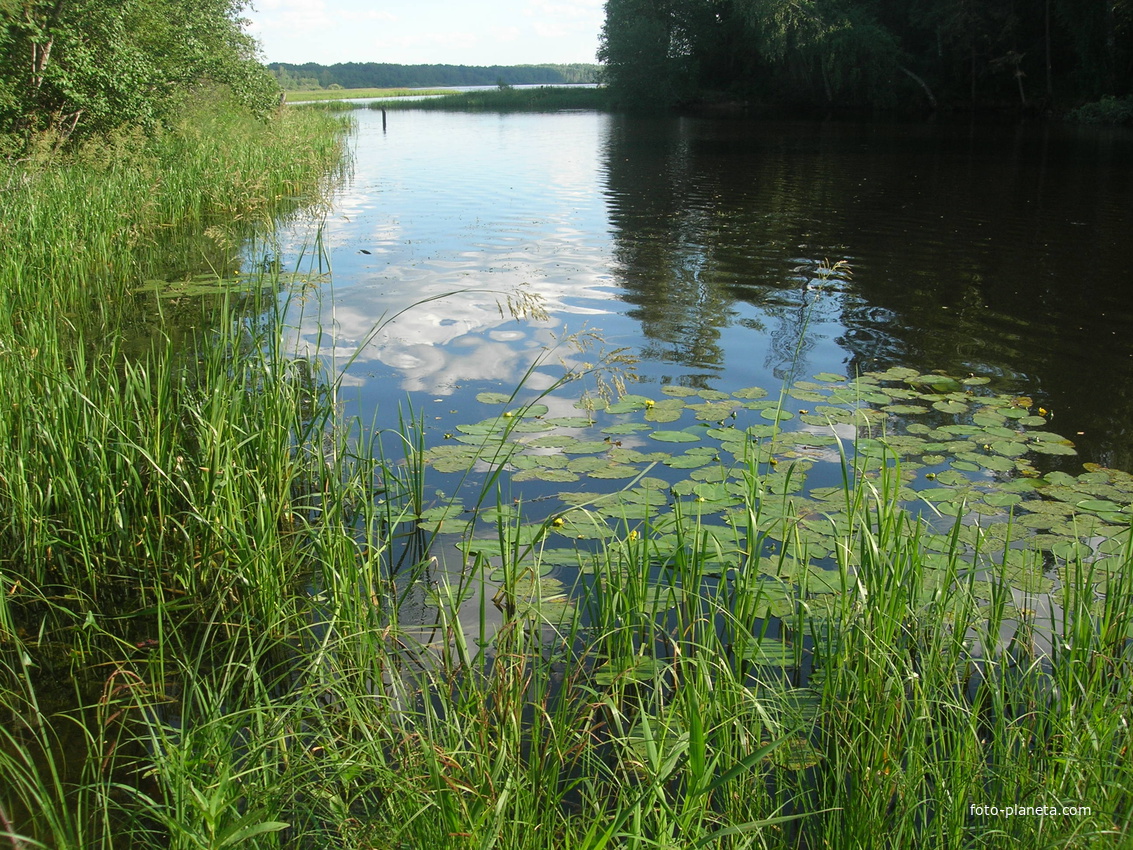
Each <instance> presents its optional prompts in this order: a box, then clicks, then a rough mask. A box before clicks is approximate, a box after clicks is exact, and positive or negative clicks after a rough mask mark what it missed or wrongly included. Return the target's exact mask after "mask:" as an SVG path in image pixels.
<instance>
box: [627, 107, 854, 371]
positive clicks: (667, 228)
mask: <svg viewBox="0 0 1133 850" xmlns="http://www.w3.org/2000/svg"><path fill="white" fill-rule="evenodd" d="M705 126H706V125H705V124H704V122H700V121H696V120H691V119H681V120H675V121H674V120H669V119H653V120H641V119H622V120H615V121H614V122H612V124H611V130H610V134H609V137H608V139H607V144H606V151H605V165H606V179H607V182H606V185H607V195H608V197H609V200H610V221H611V223H612V225H613V226H614V228H615V231H614V243H615V248H614V258H615V262H616V269H615V271H616V273H617V276H618V282H619V284H620V286H621V288H622V293H623V294H622V298H623V300H625V301H626V302H628V303H629V304H631V305H633V306H632V307H631V308H630V309H629V310H628V311H627V314H628V315H629V316H630V317H631V318H634V319H636V320H637V321H639V322H640V323H641V329H642V333H643V335H644V337H645V341H644V343H643V345H642V351H641V353H642V356H643V357H645V358H647V359H651V360H656V361H660V362H667V363H675V364H680V365H682V366H685V367H688V368H689V369H692V370H696V372H697V374H698V375H700V376H702V377H709V376H711V375H718V374H719V373H720V372H721V371H722V369H723V368H724V357H725V352H724V350H723V347H722V344H721V332H722V329H723V328H725V327H727V326H729V325H732V324H733V323H735V324H739V325H741V326H744V327H747V328H749V329H751V330H753V331H755V332H757V333H759V334H760V335H761V336H765V337H766V338H767V340H768V343H769V345H770V353H769V354H768V356H767V364H766V365H767V366H768V368H770V369H772V370H773V371H774V372H775V374H776V375H777V376H786V375H788V374H789V373H791V372H792V371H793V369H794V368H795V365H797V363H798V362H799V355H802V356H803V360H804V361H805V355H806V353H807V351H808V350H809V349H810V348H811V347H812V345H813V340H811V339H810V336H809V328H810V321H811V320H812V317H813V310H814V303H815V299H814V298H812V297H811V295H812V294H813V293H811V292H810V290H808V283H809V281H810V274H809V268H810V267H812V266H813V267H817V265H818V263H819V262H821V260H822V257H821V256H819V257H818V258H817V259H815V258H813V257H811V256H810V254H811V251H810V249H809V246H808V245H807V244H805V243H806V241H808V240H809V236H808V235H807V234H808V231H809V230H810V229H811V223H812V222H811V216H812V210H813V209H814V205H815V204H819V203H821V201H822V196H823V194H824V192H823V190H822V189H821V188H819V189H817V190H815V189H814V186H815V183H814V181H813V179H812V178H813V176H814V175H812V174H811V173H809V171H808V170H807V169H806V168H805V167H804V168H801V169H800V167H799V164H798V163H797V162H796V161H795V159H794V152H792V151H785V150H783V149H782V148H781V147H780V146H778V145H777V144H773V145H771V146H769V147H768V149H767V150H766V151H763V152H762V154H765V155H760V156H756V157H752V156H751V150H750V147H751V146H750V144H749V141H750V140H748V139H744V138H742V137H737V138H731V139H727V138H724V139H721V138H710V137H706V136H705V135H704V133H703V130H704V128H705ZM804 189H805V190H806V191H803V190H804ZM800 234H804V235H803V237H802V240H803V244H800ZM800 252H801V253H802V254H803V256H802V257H800V256H799V253H800ZM800 261H801V262H803V263H804V268H807V269H808V273H807V274H802V275H800V274H799V272H800V267H799V266H798V264H799V263H800ZM827 296H828V297H827V298H826V299H824V302H825V303H824V304H823V305H822V308H821V311H822V312H823V313H826V314H828V315H829V317H830V318H836V317H837V310H833V309H829V308H828V307H827V305H828V304H830V303H831V301H833V300H836V299H837V297H838V296H837V294H834V293H827ZM737 302H746V303H747V304H750V305H751V306H753V307H754V308H756V310H755V315H751V311H750V310H743V313H744V315H743V316H742V317H741V316H740V315H739V313H740V310H739V309H737ZM769 329H770V330H769ZM792 364H795V365H792Z"/></svg>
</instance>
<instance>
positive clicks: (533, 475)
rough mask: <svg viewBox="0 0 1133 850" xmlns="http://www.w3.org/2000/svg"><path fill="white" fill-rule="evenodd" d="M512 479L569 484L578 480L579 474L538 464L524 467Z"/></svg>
mask: <svg viewBox="0 0 1133 850" xmlns="http://www.w3.org/2000/svg"><path fill="white" fill-rule="evenodd" d="M511 480H512V481H555V482H558V483H560V484H569V483H570V482H572V481H577V480H578V476H577V475H575V474H574V473H573V472H570V471H568V470H566V469H552V468H549V467H545V466H537V467H534V468H533V469H524V470H521V471H520V472H517V473H515V474H514V475H512V477H511Z"/></svg>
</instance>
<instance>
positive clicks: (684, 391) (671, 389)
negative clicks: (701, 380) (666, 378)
mask: <svg viewBox="0 0 1133 850" xmlns="http://www.w3.org/2000/svg"><path fill="white" fill-rule="evenodd" d="M661 392H663V393H664V394H665V395H671V396H676V397H677V398H687V397H688V396H690V395H696V394H697V391H696V390H695V389H693V388H692V387H681V386H676V385H673V384H670V385H668V386H664V387H661Z"/></svg>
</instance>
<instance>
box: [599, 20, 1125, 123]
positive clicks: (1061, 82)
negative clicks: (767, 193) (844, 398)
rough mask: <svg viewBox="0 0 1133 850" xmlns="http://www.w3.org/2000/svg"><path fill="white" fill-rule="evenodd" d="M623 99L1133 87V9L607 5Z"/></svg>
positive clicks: (834, 100)
mask: <svg viewBox="0 0 1133 850" xmlns="http://www.w3.org/2000/svg"><path fill="white" fill-rule="evenodd" d="M599 59H600V61H602V62H603V63H604V64H605V65H606V73H607V77H608V79H609V82H610V85H611V88H612V89H613V90H614V94H615V96H616V97H618V98H620V99H621V100H622V101H623V102H625V103H627V104H630V105H666V104H671V103H674V102H689V101H696V100H698V99H699V100H706V99H709V98H710V97H712V96H717V97H719V96H732V97H735V96H741V97H744V98H746V99H749V100H756V101H760V102H764V103H790V104H799V105H804V106H805V105H810V106H822V107H826V108H828V107H845V106H851V107H854V106H859V107H860V106H900V105H907V106H916V107H920V106H923V105H925V104H927V105H931V106H933V107H935V106H937V105H938V103H944V102H962V103H965V104H966V105H968V106H970V107H974V106H976V105H978V104H984V103H986V104H990V105H993V106H997V107H999V108H1003V107H1012V108H1015V109H1019V108H1024V109H1031V108H1035V107H1037V106H1039V105H1045V106H1047V107H1049V106H1051V105H1052V103H1053V101H1054V99H1055V98H1056V97H1059V96H1061V97H1062V98H1063V99H1064V100H1067V101H1079V102H1080V101H1081V100H1084V99H1092V98H1097V97H1099V96H1101V95H1106V94H1109V95H1124V94H1129V93H1130V85H1131V84H1133V4H1129V3H1124V2H1123V3H1111V2H1101V0H1093V2H1089V3H1077V2H1070V0H1042V2H1036V3H1027V4H1019V3H1017V2H1011V0H987V2H977V0H920V2H916V3H911V4H910V3H902V2H896V0H608V2H607V3H606V22H605V26H604V27H603V31H602V42H601V48H600V51H599Z"/></svg>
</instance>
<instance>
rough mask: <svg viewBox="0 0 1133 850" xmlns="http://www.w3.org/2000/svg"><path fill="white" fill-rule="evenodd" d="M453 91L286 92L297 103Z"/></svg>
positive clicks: (334, 90) (349, 90) (412, 95)
mask: <svg viewBox="0 0 1133 850" xmlns="http://www.w3.org/2000/svg"><path fill="white" fill-rule="evenodd" d="M452 91H453V90H452V89H313V90H310V91H289V92H287V93H286V94H287V102H288V103H296V102H300V101H302V102H309V101H323V100H347V99H352V98H367V97H426V96H432V95H447V94H452Z"/></svg>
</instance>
